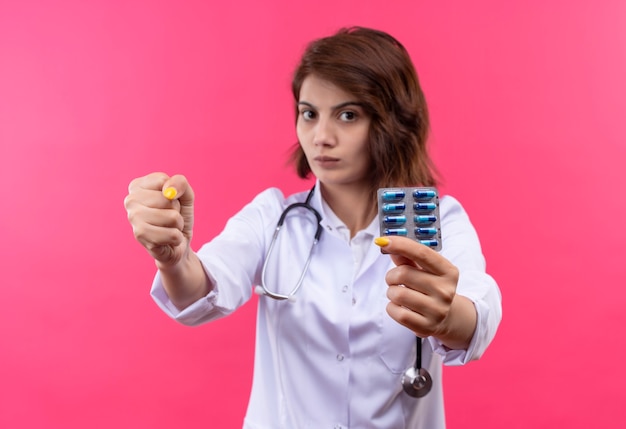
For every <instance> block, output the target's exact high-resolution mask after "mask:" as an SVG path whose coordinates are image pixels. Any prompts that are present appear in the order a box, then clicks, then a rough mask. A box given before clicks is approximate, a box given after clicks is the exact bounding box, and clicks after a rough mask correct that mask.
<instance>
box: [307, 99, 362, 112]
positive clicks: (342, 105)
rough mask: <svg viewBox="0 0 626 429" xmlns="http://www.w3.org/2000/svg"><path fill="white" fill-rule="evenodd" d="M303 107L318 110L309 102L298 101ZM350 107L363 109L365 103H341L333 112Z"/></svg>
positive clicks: (333, 108) (334, 107)
mask: <svg viewBox="0 0 626 429" xmlns="http://www.w3.org/2000/svg"><path fill="white" fill-rule="evenodd" d="M300 105H303V106H308V107H311V108H313V109H317V107H315V106H314V105H313V104H311V103H309V102H308V101H298V106H300ZM348 106H358V107H363V103H359V102H358V101H345V102H343V103H339V104H337V105H336V106H333V107H332V108H331V109H332V110H339V109H343V108H344V107H348Z"/></svg>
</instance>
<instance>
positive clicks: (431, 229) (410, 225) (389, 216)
mask: <svg viewBox="0 0 626 429" xmlns="http://www.w3.org/2000/svg"><path fill="white" fill-rule="evenodd" d="M378 219H379V222H380V235H381V237H384V236H394V235H396V236H397V235H399V236H403V237H408V238H412V239H414V240H416V241H419V242H420V243H422V244H424V245H426V246H428V247H430V248H432V249H434V250H441V221H440V218H439V193H438V192H437V189H435V188H432V187H415V188H381V189H379V190H378Z"/></svg>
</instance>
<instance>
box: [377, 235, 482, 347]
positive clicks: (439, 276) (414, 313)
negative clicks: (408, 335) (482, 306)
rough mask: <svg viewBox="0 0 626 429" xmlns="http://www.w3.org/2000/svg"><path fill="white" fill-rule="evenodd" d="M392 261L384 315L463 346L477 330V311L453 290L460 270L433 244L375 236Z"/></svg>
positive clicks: (420, 332) (424, 334) (421, 334)
mask: <svg viewBox="0 0 626 429" xmlns="http://www.w3.org/2000/svg"><path fill="white" fill-rule="evenodd" d="M375 242H376V244H378V245H379V246H381V248H382V250H383V252H384V253H388V254H390V256H391V259H392V260H393V262H394V263H395V264H396V267H395V268H392V269H391V270H389V272H388V273H387V275H386V276H385V280H386V282H387V284H388V285H389V289H388V290H387V297H388V298H389V301H390V302H389V304H388V305H387V313H389V315H390V316H391V318H392V319H394V320H395V321H397V322H398V323H400V324H402V325H404V326H406V327H407V328H409V329H411V330H412V331H413V332H415V334H416V335H417V336H419V337H422V338H424V337H428V336H433V337H436V338H438V339H439V340H440V341H441V342H442V343H443V344H445V345H446V346H447V347H449V348H451V349H466V348H467V347H468V346H469V343H470V341H471V339H472V336H473V334H474V330H475V328H476V309H475V308H474V304H473V303H472V302H471V301H470V300H468V299H467V298H465V297H463V296H460V295H457V294H456V287H457V283H458V280H459V270H458V269H457V267H456V266H454V265H453V264H452V263H451V262H450V261H448V260H447V259H446V258H444V257H443V256H441V255H440V254H439V253H437V252H436V251H434V250H432V249H431V248H429V247H427V246H425V245H423V244H421V243H418V242H416V241H414V240H411V239H408V238H405V237H393V238H392V239H390V238H387V237H379V238H377V239H376V240H375Z"/></svg>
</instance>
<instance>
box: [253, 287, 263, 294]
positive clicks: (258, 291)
mask: <svg viewBox="0 0 626 429" xmlns="http://www.w3.org/2000/svg"><path fill="white" fill-rule="evenodd" d="M254 293H256V294H257V295H265V291H264V290H263V288H262V287H261V286H255V288H254Z"/></svg>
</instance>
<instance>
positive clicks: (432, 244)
mask: <svg viewBox="0 0 626 429" xmlns="http://www.w3.org/2000/svg"><path fill="white" fill-rule="evenodd" d="M420 243H422V244H423V245H425V246H429V247H437V246H438V245H439V242H438V241H437V240H420Z"/></svg>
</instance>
